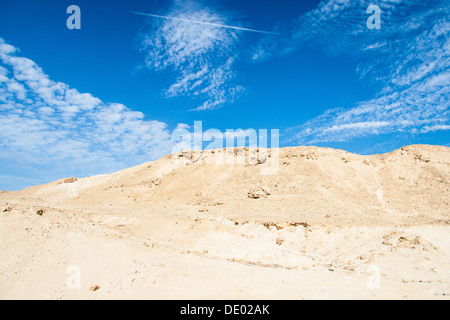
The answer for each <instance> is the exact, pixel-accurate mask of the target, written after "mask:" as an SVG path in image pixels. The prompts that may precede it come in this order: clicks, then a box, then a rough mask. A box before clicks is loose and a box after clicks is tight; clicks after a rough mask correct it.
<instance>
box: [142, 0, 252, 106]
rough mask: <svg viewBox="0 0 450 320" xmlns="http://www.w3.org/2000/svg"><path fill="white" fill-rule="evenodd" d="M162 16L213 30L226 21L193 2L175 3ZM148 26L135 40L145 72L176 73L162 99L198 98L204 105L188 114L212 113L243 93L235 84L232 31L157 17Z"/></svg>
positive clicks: (219, 14)
mask: <svg viewBox="0 0 450 320" xmlns="http://www.w3.org/2000/svg"><path fill="white" fill-rule="evenodd" d="M166 16H170V17H173V18H176V19H187V20H192V21H203V22H207V23H213V24H218V25H228V24H229V22H230V21H229V20H230V18H229V17H228V15H227V14H225V13H219V12H217V11H215V10H213V9H211V8H208V7H206V6H202V5H200V4H199V3H197V2H195V1H175V2H174V4H173V5H172V6H171V7H170V10H169V12H168V13H167V14H166ZM149 26H150V29H149V30H146V31H144V32H142V33H141V35H140V38H141V40H140V48H141V50H142V52H144V54H145V65H146V67H147V68H149V69H151V70H154V71H162V70H172V71H175V72H176V73H178V74H179V76H178V77H177V79H176V81H175V83H173V84H172V85H171V86H170V87H169V89H168V90H167V91H166V96H167V97H176V96H183V95H184V96H192V97H197V98H199V99H203V100H204V103H203V104H201V105H200V106H196V107H195V106H193V107H192V108H191V110H211V109H216V108H220V107H221V106H223V105H224V104H225V103H229V102H233V101H234V100H235V99H236V98H237V97H238V96H239V95H240V94H241V93H242V92H243V88H242V87H240V86H238V85H236V84H235V81H236V80H235V78H236V72H235V70H234V65H235V60H236V59H235V58H236V56H237V53H236V46H237V43H238V37H237V33H236V31H234V30H230V29H225V28H219V27H215V26H211V25H204V24H196V23H188V22H185V21H181V20H174V19H158V18H151V19H149Z"/></svg>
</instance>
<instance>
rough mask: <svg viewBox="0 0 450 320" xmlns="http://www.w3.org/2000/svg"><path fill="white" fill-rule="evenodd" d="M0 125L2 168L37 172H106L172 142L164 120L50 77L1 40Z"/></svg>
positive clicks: (160, 152) (152, 155)
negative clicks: (160, 120) (161, 120)
mask: <svg viewBox="0 0 450 320" xmlns="http://www.w3.org/2000/svg"><path fill="white" fill-rule="evenodd" d="M0 126H1V128H2V129H1V130H0V146H1V147H0V148H1V152H0V163H1V164H2V166H3V167H4V168H5V167H7V166H12V167H15V168H17V166H18V165H20V163H23V164H25V165H24V168H25V170H35V171H34V172H33V174H40V175H42V176H45V175H46V174H47V173H48V172H50V171H52V172H54V174H65V175H70V173H80V172H81V173H82V172H85V173H86V174H90V173H105V172H111V171H114V170H118V169H121V168H125V167H128V166H131V165H135V164H139V163H142V162H145V161H150V160H154V159H156V158H158V157H160V156H162V155H164V154H166V153H168V152H170V150H171V146H172V143H171V141H170V137H171V133H170V131H169V130H168V129H167V125H166V124H165V123H162V122H159V121H149V120H145V118H144V115H143V114H142V113H140V112H136V111H133V110H131V109H129V108H127V107H126V106H124V105H122V104H118V103H105V102H102V101H101V100H100V99H98V98H96V97H94V96H92V95H91V94H89V93H80V92H78V91H77V90H76V89H73V88H70V87H69V86H68V85H67V84H65V83H61V82H57V81H53V80H50V79H49V77H48V76H47V75H46V74H45V73H44V72H43V70H42V69H41V68H40V67H39V66H38V65H37V64H36V63H35V62H33V61H32V60H30V59H27V58H24V57H21V56H19V55H18V49H17V48H15V47H14V46H12V45H9V44H7V43H6V42H5V41H4V40H3V39H1V38H0ZM39 168H41V169H42V170H41V169H39ZM45 168H47V169H45ZM48 168H52V170H48ZM45 170H47V171H45ZM45 172H47V173H45Z"/></svg>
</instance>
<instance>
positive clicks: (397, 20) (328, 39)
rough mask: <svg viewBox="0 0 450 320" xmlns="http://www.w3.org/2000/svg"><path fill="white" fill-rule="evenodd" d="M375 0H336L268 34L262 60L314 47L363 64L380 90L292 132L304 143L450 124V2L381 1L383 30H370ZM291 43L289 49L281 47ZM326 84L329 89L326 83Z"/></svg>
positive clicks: (362, 70)
mask: <svg viewBox="0 0 450 320" xmlns="http://www.w3.org/2000/svg"><path fill="white" fill-rule="evenodd" d="M369 4H371V3H370V1H343V0H329V1H326V2H322V3H321V4H320V5H319V6H318V8H316V9H314V10H312V11H310V12H308V13H306V14H304V15H302V16H301V17H299V18H298V19H295V20H294V21H292V22H291V23H288V24H285V25H284V28H285V29H284V32H282V33H283V34H285V38H284V39H280V40H279V41H278V42H276V41H275V42H274V41H273V40H270V39H271V38H268V37H267V38H265V39H264V41H262V42H261V43H260V45H259V46H258V47H257V48H256V49H255V52H256V53H257V54H256V55H255V57H256V58H258V59H266V58H268V57H271V56H273V55H275V54H280V53H281V54H286V53H289V52H291V51H293V50H297V49H298V48H301V47H304V46H307V45H318V46H322V47H323V48H324V49H325V50H327V51H328V52H329V53H330V54H334V53H341V54H342V53H344V54H347V55H350V56H351V57H353V58H354V59H355V60H356V61H358V62H359V65H358V68H357V70H356V71H357V73H358V74H359V77H360V79H361V80H363V81H369V82H371V83H373V84H376V85H377V86H380V87H381V89H380V91H379V93H378V94H377V95H376V97H374V98H373V99H369V100H366V101H361V102H359V103H357V104H356V106H353V107H351V108H349V107H347V108H331V109H329V110H328V111H326V112H325V113H324V114H322V115H321V116H319V117H316V118H314V119H311V120H309V121H307V122H306V123H304V124H303V125H300V126H297V127H295V128H291V129H289V130H288V133H289V134H288V136H289V138H288V140H289V141H290V142H295V143H301V144H312V143H317V142H332V141H351V140H353V139H355V138H360V137H364V136H371V135H380V134H385V133H396V132H402V133H404V134H408V133H420V132H422V133H426V132H430V131H433V130H432V129H431V128H438V129H439V130H442V129H441V128H446V126H447V125H448V123H449V122H450V110H449V106H450V105H449V100H448V97H449V94H450V92H449V88H450V86H449V81H450V73H449V71H448V70H449V69H450V40H449V39H450V37H449V35H450V20H449V16H450V5H449V3H448V1H443V0H432V1H429V2H426V3H425V2H422V1H418V0H399V1H396V2H392V1H391V2H387V1H386V2H381V3H380V7H381V11H382V15H381V18H382V22H381V30H379V31H376V30H368V29H367V28H366V26H365V19H366V18H367V17H366V16H364V14H361V12H365V10H362V9H364V8H367V7H368V5H369ZM282 47H286V48H285V49H280V48H282ZM324 90H326V88H324Z"/></svg>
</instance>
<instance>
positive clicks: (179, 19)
mask: <svg viewBox="0 0 450 320" xmlns="http://www.w3.org/2000/svg"><path fill="white" fill-rule="evenodd" d="M133 13H134V14H138V15H141V16H147V17H153V18H160V19H169V20H175V21H181V22H186V23H196V24H202V25H204V26H210V27H218V28H226V29H233V30H238V31H249V32H256V33H263V34H272V35H279V34H278V33H275V32H269V31H262V30H255V29H248V28H243V27H236V26H228V25H223V24H218V23H211V22H205V21H195V20H190V19H182V18H176V17H169V16H160V15H157V14H151V13H142V12H133Z"/></svg>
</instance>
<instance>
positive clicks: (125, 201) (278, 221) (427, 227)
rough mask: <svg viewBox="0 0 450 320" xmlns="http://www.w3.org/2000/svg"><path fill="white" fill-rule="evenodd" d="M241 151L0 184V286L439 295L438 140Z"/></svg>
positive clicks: (443, 275)
mask: <svg viewBox="0 0 450 320" xmlns="http://www.w3.org/2000/svg"><path fill="white" fill-rule="evenodd" d="M250 152H251V151H248V150H247V151H246V150H245V149H232V150H225V151H224V150H216V151H214V154H213V153H212V152H211V151H209V152H204V153H203V154H201V153H195V154H192V155H191V154H190V153H186V154H180V155H176V156H175V157H171V156H166V157H164V158H162V159H160V160H158V161H155V162H150V163H146V164H143V165H140V166H137V167H134V168H130V169H127V170H124V171H121V172H117V173H114V174H111V175H103V176H94V177H88V178H83V179H63V180H59V181H55V182H53V183H50V184H47V185H42V186H37V187H32V188H28V189H26V190H23V191H20V192H2V193H0V254H1V259H0V298H1V299H80V298H81V299H110V298H119V299H330V298H331V299H346V298H351V299H360V298H369V299H372V298H375V299H378V298H387V299H392V298H394V299H403V298H407V299H416V298H424V299H448V298H449V297H450V206H449V198H450V197H449V195H450V192H449V187H450V180H449V178H450V149H449V148H446V147H440V146H427V145H414V146H407V147H404V148H402V149H399V150H396V151H394V152H391V153H388V154H383V155H373V156H360V155H355V154H350V153H347V152H344V151H340V150H333V149H327V148H315V147H296V148H284V149H280V150H279V152H280V153H279V170H278V172H277V174H272V175H263V174H261V168H262V167H263V166H264V165H267V163H268V162H267V161H268V160H270V159H271V158H273V157H272V154H270V158H269V157H268V156H264V155H263V154H262V153H261V155H260V156H259V157H257V159H258V160H257V161H253V160H254V159H253V160H252V155H249V153H250ZM223 154H231V155H234V156H236V157H237V159H238V158H239V156H240V155H241V156H243V158H244V160H245V161H243V163H241V161H240V160H237V162H239V163H237V164H234V165H230V164H217V163H215V161H209V160H211V159H213V158H214V157H217V156H220V155H223ZM174 159H176V161H174ZM249 159H250V160H251V161H250V160H249ZM78 272H79V273H78ZM78 274H79V276H80V277H79V278H77V275H78ZM74 277H75V278H74ZM74 279H75V280H74ZM76 279H79V280H80V282H79V284H80V288H77V287H76V284H77V281H76ZM74 286H75V288H74ZM93 286H98V288H97V290H95V291H93V290H90V289H92V287H93Z"/></svg>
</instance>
